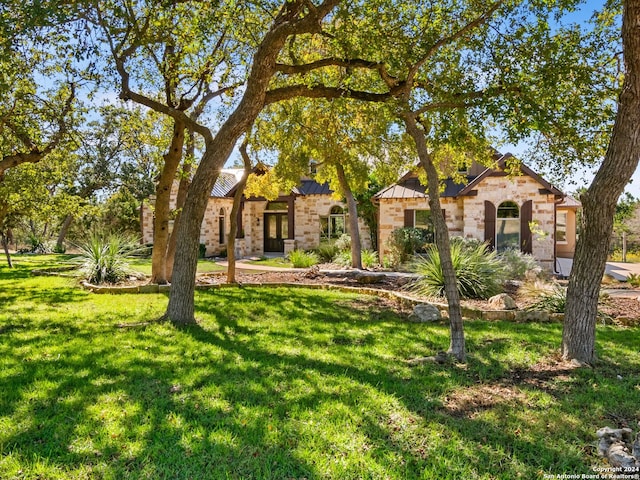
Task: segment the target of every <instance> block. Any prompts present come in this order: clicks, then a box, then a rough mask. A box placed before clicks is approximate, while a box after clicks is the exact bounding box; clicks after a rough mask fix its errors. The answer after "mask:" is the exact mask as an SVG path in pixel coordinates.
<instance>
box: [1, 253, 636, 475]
mask: <svg viewBox="0 0 640 480" xmlns="http://www.w3.org/2000/svg"><path fill="white" fill-rule="evenodd" d="M42 260H43V263H49V260H48V257H42ZM17 263H18V266H17V267H16V268H15V269H14V270H8V269H7V268H6V267H5V266H2V267H0V305H2V308H1V310H0V478H2V479H14V478H15V479H18V478H20V479H23V478H27V479H35V478H44V479H88V478H90V479H146V478H149V479H188V478H193V479H199V478H212V479H214V478H215V479H218V478H220V479H224V478H232V479H235V478H237V479H244V478H274V479H276V478H277V479H279V478H307V479H320V478H335V479H356V478H357V479H360V478H368V479H377V478H391V479H413V478H416V479H418V478H420V479H460V478H465V479H467V478H469V479H514V478H523V479H531V478H542V476H543V474H545V473H546V474H553V475H557V474H562V473H571V474H582V473H584V474H588V473H593V472H592V471H591V469H590V467H591V465H593V464H595V463H596V462H598V460H597V459H596V454H595V443H596V439H595V431H596V430H597V429H598V428H600V427H602V426H605V425H611V426H616V425H618V424H619V423H620V422H621V421H622V419H626V421H628V423H629V425H631V426H634V425H635V424H636V422H637V421H638V420H640V373H639V372H640V358H639V354H638V349H637V337H638V331H637V329H636V330H632V329H622V328H618V327H610V326H600V325H599V326H598V352H599V355H600V357H601V358H602V361H601V364H600V365H599V367H598V368H597V369H595V370H589V369H578V370H569V371H566V372H565V371H562V372H552V373H545V372H544V371H542V372H540V371H535V370H531V369H530V367H531V366H532V365H534V364H539V363H540V362H542V363H543V364H544V363H545V362H548V361H549V358H550V357H552V356H553V354H554V352H555V351H556V350H557V348H558V345H559V341H560V333H561V327H560V326H559V325H556V324H513V323H507V322H481V321H472V322H467V323H466V334H467V345H468V351H469V362H468V364H467V365H464V366H458V365H438V364H432V363H428V364H425V365H423V366H420V367H413V368H411V367H409V366H408V365H407V363H406V362H405V360H406V359H408V358H414V357H417V356H422V355H425V354H426V355H428V354H433V353H435V352H437V351H438V350H443V349H446V347H447V345H448V327H447V326H446V325H444V324H435V325H432V324H414V323H408V322H405V321H403V318H404V317H403V315H401V314H398V313H395V312H393V311H390V310H388V309H387V308H385V306H384V304H382V303H379V302H378V301H377V300H376V299H375V298H373V297H365V296H358V295H355V294H340V293H336V292H326V291H318V290H308V289H296V290H289V289H283V288H270V289H255V288H241V289H223V290H212V291H199V292H197V296H196V308H197V315H198V319H199V324H198V325H197V326H191V327H185V328H177V327H174V326H172V325H171V324H168V323H151V324H149V325H147V326H139V327H132V328H118V327H117V324H119V323H122V322H127V323H131V324H133V323H136V322H145V321H150V320H153V319H155V318H157V317H159V316H160V315H161V314H162V313H163V312H164V309H165V307H166V303H167V298H166V296H163V295H161V294H148V295H118V296H109V295H95V294H90V293H87V292H85V291H82V290H79V289H77V288H76V287H75V285H74V284H73V283H71V281H70V280H69V279H64V278H58V277H31V276H30V275H29V271H30V270H31V268H33V263H34V262H33V261H29V262H27V261H19V262H17ZM618 376H620V378H618Z"/></svg>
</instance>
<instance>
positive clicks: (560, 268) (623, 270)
mask: <svg viewBox="0 0 640 480" xmlns="http://www.w3.org/2000/svg"><path fill="white" fill-rule="evenodd" d="M572 266H573V259H571V258H557V259H556V271H557V272H558V273H559V274H560V275H562V276H563V277H568V276H569V274H570V273H571V267H572ZM604 273H605V274H606V275H611V276H612V277H613V278H615V279H616V280H618V281H620V282H626V281H627V277H629V275H632V274H635V275H640V263H622V262H607V264H606V266H605V269H604Z"/></svg>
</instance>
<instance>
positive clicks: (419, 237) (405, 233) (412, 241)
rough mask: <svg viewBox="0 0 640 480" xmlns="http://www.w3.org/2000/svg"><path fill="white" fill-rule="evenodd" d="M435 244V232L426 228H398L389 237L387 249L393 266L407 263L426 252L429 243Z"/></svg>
mask: <svg viewBox="0 0 640 480" xmlns="http://www.w3.org/2000/svg"><path fill="white" fill-rule="evenodd" d="M432 242H433V232H430V231H429V230H427V229H424V228H413V227H402V228H396V229H395V230H393V231H392V232H391V235H389V239H388V240H387V247H388V249H389V253H388V257H389V262H390V264H391V266H395V267H397V266H398V265H400V264H402V263H405V262H407V261H408V260H409V259H410V258H411V257H412V256H413V255H415V254H416V253H417V252H421V251H424V248H425V246H426V244H427V243H432Z"/></svg>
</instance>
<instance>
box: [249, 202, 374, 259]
mask: <svg viewBox="0 0 640 480" xmlns="http://www.w3.org/2000/svg"><path fill="white" fill-rule="evenodd" d="M266 206H267V202H266V201H257V200H252V201H246V202H245V204H244V211H243V218H242V221H243V226H244V234H245V236H244V248H243V253H244V256H249V255H255V256H259V255H263V254H264V212H265V208H266ZM334 206H339V207H341V208H346V205H345V204H344V203H342V202H340V201H338V200H335V199H333V198H332V197H331V196H330V195H305V196H298V197H296V198H295V201H294V208H295V219H294V235H293V236H294V239H295V248H297V249H301V250H312V249H314V248H317V247H318V245H319V244H320V217H322V216H328V215H329V212H330V211H331V208H332V207H334ZM359 225H360V235H361V239H362V244H363V246H364V248H371V240H370V236H369V229H368V228H367V226H366V225H365V224H364V222H363V221H362V220H361V219H359Z"/></svg>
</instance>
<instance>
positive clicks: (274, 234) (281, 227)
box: [264, 213, 289, 252]
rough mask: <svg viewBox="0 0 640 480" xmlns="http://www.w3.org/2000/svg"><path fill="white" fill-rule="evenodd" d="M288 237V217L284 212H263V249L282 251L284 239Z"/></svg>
mask: <svg viewBox="0 0 640 480" xmlns="http://www.w3.org/2000/svg"><path fill="white" fill-rule="evenodd" d="M286 238H289V217H288V215H287V214H286V213H265V214H264V251H265V252H284V240H285V239H286Z"/></svg>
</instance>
